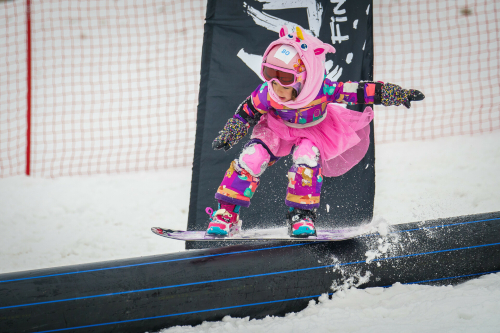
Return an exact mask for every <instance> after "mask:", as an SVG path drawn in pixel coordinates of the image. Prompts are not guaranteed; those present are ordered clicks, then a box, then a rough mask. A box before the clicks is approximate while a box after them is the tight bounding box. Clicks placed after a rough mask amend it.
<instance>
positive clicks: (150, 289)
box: [0, 243, 500, 310]
mask: <svg viewBox="0 0 500 333" xmlns="http://www.w3.org/2000/svg"><path fill="white" fill-rule="evenodd" d="M496 245H500V243H493V244H483V245H475V246H467V247H461V248H455V249H448V250H439V251H430V252H422V253H413V254H406V255H402V256H394V257H388V258H379V259H373V260H371V261H369V262H368V263H370V262H378V261H387V260H393V259H401V258H410V257H416V256H423V255H429V254H436V253H444V252H453V251H461V250H468V249H475V248H481V247H488V246H496ZM363 263H367V261H366V260H360V261H353V262H348V263H341V264H332V265H324V266H315V267H308V268H300V269H292V270H287V271H279V272H270V273H262V274H254V275H246V276H238V277H231V278H225V279H217V280H207V281H199V282H190V283H184V284H177V285H171V286H163V287H156V288H147V289H138V290H129V291H122V292H117V293H108V294H101V295H92V296H82V297H75V298H67V299H61V300H55V301H47V302H37V303H28V304H20V305H10V306H3V307H0V310H4V309H12V308H20V307H25V306H35V305H45V304H51V303H60V302H68V301H76V300H83V299H92V298H98V297H108V296H118V295H125V294H131V293H139V292H145V291H153V290H163V289H171V288H180V287H187V286H194V285H199V284H208V283H216V282H225V281H233V280H242V279H250V278H256V277H262V276H270V275H277V274H288V273H295V272H303V271H310V270H316V269H322V268H323V269H324V268H330V267H339V266H348V265H355V264H363Z"/></svg>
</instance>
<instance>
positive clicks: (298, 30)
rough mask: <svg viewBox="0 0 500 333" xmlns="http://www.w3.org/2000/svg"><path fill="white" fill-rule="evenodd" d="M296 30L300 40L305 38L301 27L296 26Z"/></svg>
mask: <svg viewBox="0 0 500 333" xmlns="http://www.w3.org/2000/svg"><path fill="white" fill-rule="evenodd" d="M295 32H296V33H297V37H299V39H300V40H304V34H303V33H302V29H300V27H299V26H297V27H296V28H295Z"/></svg>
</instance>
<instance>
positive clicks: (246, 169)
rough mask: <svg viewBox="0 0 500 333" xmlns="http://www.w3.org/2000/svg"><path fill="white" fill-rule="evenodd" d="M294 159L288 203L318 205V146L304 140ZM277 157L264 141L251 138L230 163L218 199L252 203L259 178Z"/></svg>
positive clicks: (304, 207)
mask: <svg viewBox="0 0 500 333" xmlns="http://www.w3.org/2000/svg"><path fill="white" fill-rule="evenodd" d="M292 159H293V165H292V167H291V168H290V170H289V172H288V188H287V195H286V199H285V203H286V205H287V206H289V207H296V208H301V209H313V208H318V207H319V201H320V196H321V185H322V184H323V176H322V175H321V167H320V165H319V162H318V161H319V150H318V148H316V147H315V146H314V145H313V143H312V141H310V140H308V139H303V140H302V141H301V142H300V143H299V144H298V145H297V146H296V147H295V148H294V150H293V153H292ZM277 160H278V158H277V157H275V156H274V155H272V153H271V152H270V150H269V149H268V148H267V147H266V145H265V144H264V143H263V142H262V141H260V140H251V141H250V142H249V143H248V144H247V145H246V146H245V148H244V149H243V151H242V152H241V154H240V156H239V157H238V158H237V159H236V160H234V161H232V162H231V165H230V167H229V169H228V170H227V171H226V174H225V175H224V179H223V180H222V183H221V185H220V186H219V188H218V190H217V193H216V194H215V198H216V199H218V200H222V201H225V202H227V203H231V204H234V205H239V206H243V207H248V206H250V199H251V198H252V197H253V195H254V193H255V190H256V189H257V187H258V186H259V182H260V178H259V177H260V176H261V175H262V173H264V171H265V170H266V169H267V167H268V166H270V165H272V164H274V162H276V161H277Z"/></svg>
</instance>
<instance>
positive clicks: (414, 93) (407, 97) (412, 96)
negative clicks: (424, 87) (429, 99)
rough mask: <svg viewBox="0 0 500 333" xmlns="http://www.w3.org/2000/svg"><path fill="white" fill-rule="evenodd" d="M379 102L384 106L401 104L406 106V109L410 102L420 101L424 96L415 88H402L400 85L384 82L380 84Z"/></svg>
mask: <svg viewBox="0 0 500 333" xmlns="http://www.w3.org/2000/svg"><path fill="white" fill-rule="evenodd" d="M380 97H381V104H383V105H385V106H391V105H396V106H398V105H401V104H403V105H404V106H406V108H407V109H409V108H410V107H411V104H410V102H412V101H421V100H423V99H424V98H425V96H424V94H422V92H420V91H418V90H415V89H403V88H401V87H400V86H398V85H396V84H392V83H384V84H383V85H382V89H381V93H380Z"/></svg>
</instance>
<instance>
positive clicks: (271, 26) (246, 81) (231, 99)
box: [186, 0, 375, 248]
mask: <svg viewBox="0 0 500 333" xmlns="http://www.w3.org/2000/svg"><path fill="white" fill-rule="evenodd" d="M283 25H287V27H288V29H289V30H291V29H294V27H295V26H296V25H300V26H301V27H302V28H304V29H305V30H306V33H309V34H312V35H314V36H316V37H318V38H319V39H321V40H322V41H323V42H326V43H329V44H331V45H333V46H334V47H335V49H336V51H337V52H336V53H335V54H331V53H329V54H327V59H326V60H327V61H326V63H325V67H326V69H327V76H328V78H330V79H331V80H334V81H341V82H347V81H361V80H372V79H373V78H372V75H373V38H372V5H371V0H345V1H342V0H338V1H334V0H328V1H319V0H303V1H297V0H294V1H291V0H280V1H273V0H266V1H265V2H264V1H255V0H246V1H242V0H237V1H236V0H209V1H208V6H207V15H206V24H205V33H204V40H203V52H202V63H201V81H200V93H199V105H198V118H197V131H196V142H195V154H194V156H195V157H194V162H193V178H192V185H191V201H190V209H189V219H188V230H204V229H206V228H207V226H208V215H207V214H206V213H205V208H206V207H212V208H214V209H216V205H217V201H216V200H215V198H214V194H215V192H216V190H217V187H218V186H219V184H220V182H221V180H222V178H223V176H224V172H225V171H226V170H227V168H228V167H229V164H230V163H231V161H232V160H233V159H235V158H236V157H238V155H239V153H240V152H241V148H242V147H243V145H244V144H245V143H246V142H247V141H248V140H249V138H250V135H248V136H247V137H246V138H243V139H242V140H241V141H240V143H238V144H237V145H235V146H234V147H233V149H231V150H229V151H227V152H223V151H214V150H213V149H212V141H213V140H214V138H215V137H216V136H217V135H218V132H219V131H220V130H221V129H222V128H223V127H224V125H225V123H226V121H227V120H228V119H229V118H231V117H232V116H233V114H234V112H235V110H236V108H237V106H238V105H239V104H240V103H241V102H242V101H243V100H244V99H245V98H247V97H248V96H249V95H250V93H251V92H252V91H253V90H254V89H255V88H256V87H257V86H258V85H259V84H261V83H262V80H261V79H260V78H259V76H258V75H257V73H260V63H261V61H262V55H263V53H264V51H265V50H266V48H267V46H268V45H269V44H270V43H271V42H272V41H274V40H276V39H278V37H279V30H280V28H281V27H282V26H283ZM364 107H366V106H365V105H356V106H354V107H349V108H350V109H353V110H358V111H361V110H362V109H364ZM374 162H375V158H374V146H373V123H372V124H371V145H370V148H369V150H368V153H367V154H366V156H365V158H364V159H363V160H362V161H361V162H360V163H359V164H358V165H356V166H355V167H354V168H353V169H351V170H350V171H349V172H347V173H346V174H344V175H342V176H340V177H335V178H325V180H324V183H323V188H322V196H321V208H320V209H319V217H318V221H317V226H318V227H319V228H324V227H327V226H338V225H342V226H345V225H359V224H361V223H362V222H363V221H366V220H371V218H372V214H373V201H374V194H375V169H374ZM290 166H291V159H290V157H287V158H282V159H281V160H280V161H279V162H278V163H276V164H275V165H273V166H271V167H269V168H268V169H267V170H266V172H265V173H264V174H263V175H262V177H261V183H260V186H259V188H258V190H257V192H256V194H255V196H254V197H253V198H252V203H251V205H250V207H249V208H242V211H241V215H240V217H241V219H242V220H243V228H244V229H245V228H256V227H259V228H266V227H267V228H269V227H275V226H276V227H277V226H285V212H286V210H287V206H286V205H285V203H284V202H285V195H286V188H287V184H288V178H287V173H288V169H289V168H290ZM206 246H208V244H207V243H194V242H193V243H188V244H187V245H186V247H187V248H201V247H206Z"/></svg>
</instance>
